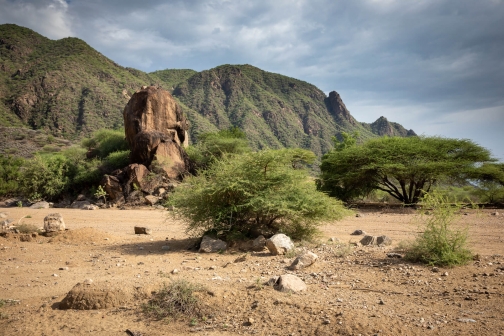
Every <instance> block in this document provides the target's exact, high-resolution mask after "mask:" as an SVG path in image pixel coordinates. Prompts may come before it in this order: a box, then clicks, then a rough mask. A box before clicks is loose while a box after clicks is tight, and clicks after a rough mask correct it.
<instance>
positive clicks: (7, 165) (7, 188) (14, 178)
mask: <svg viewBox="0 0 504 336" xmlns="http://www.w3.org/2000/svg"><path fill="white" fill-rule="evenodd" d="M23 163H24V160H23V159H21V158H13V157H9V156H3V155H0V195H1V196H8V195H15V194H16V193H18V191H19V182H20V180H21V177H22V174H21V167H22V165H23Z"/></svg>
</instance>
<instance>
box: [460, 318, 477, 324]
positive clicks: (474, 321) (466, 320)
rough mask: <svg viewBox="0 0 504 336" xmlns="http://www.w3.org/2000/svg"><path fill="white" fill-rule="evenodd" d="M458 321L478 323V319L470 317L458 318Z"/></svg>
mask: <svg viewBox="0 0 504 336" xmlns="http://www.w3.org/2000/svg"><path fill="white" fill-rule="evenodd" d="M457 321H459V322H463V323H476V320H473V319H470V318H459V319H457Z"/></svg>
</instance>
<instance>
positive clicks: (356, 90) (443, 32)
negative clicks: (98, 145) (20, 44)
mask: <svg viewBox="0 0 504 336" xmlns="http://www.w3.org/2000/svg"><path fill="white" fill-rule="evenodd" d="M60 1H62V0H40V1H38V0H37V1H35V0H17V1H7V0H0V5H1V6H2V8H5V9H6V10H5V11H2V13H0V22H12V20H14V21H16V22H13V23H19V24H21V25H25V26H28V27H30V28H33V29H35V30H37V31H38V32H40V33H42V34H45V33H46V34H49V33H51V34H52V36H50V37H52V38H59V37H62V36H64V35H65V34H73V35H74V36H77V37H80V38H82V39H84V40H85V41H86V42H88V43H89V44H90V45H91V46H92V47H94V48H96V49H98V50H99V51H100V52H102V53H103V54H105V55H106V56H108V57H109V58H111V59H113V60H114V61H116V62H118V63H119V64H122V65H124V66H130V67H135V68H140V69H142V70H144V71H153V70H158V69H164V68H191V69H195V70H204V69H209V68H211V67H214V66H217V65H220V64H225V63H231V64H237V63H238V64H244V63H248V64H252V65H255V66H258V67H260V68H262V69H265V70H268V71H272V72H277V73H281V74H284V75H288V76H291V77H296V78H300V79H303V80H306V81H308V82H310V83H313V84H315V85H317V86H318V87H319V88H321V89H322V90H323V91H325V92H329V91H331V90H337V91H338V92H340V93H341V94H342V96H343V99H344V100H345V102H346V104H347V106H348V107H349V108H350V110H351V111H352V112H355V113H356V114H357V115H358V117H359V116H362V119H359V118H358V119H359V120H363V121H372V119H375V118H377V117H378V116H379V115H376V114H377V113H382V112H383V113H384V114H385V115H386V113H385V112H386V110H387V108H388V109H390V111H393V116H398V117H400V119H401V120H399V121H401V122H404V123H405V126H406V127H408V128H415V129H420V130H419V131H420V133H422V130H426V131H427V132H429V131H430V130H432V131H434V130H436V132H437V130H438V128H436V126H434V124H432V123H431V121H436V120H443V121H445V122H452V126H451V129H454V130H455V131H454V132H455V133H453V132H451V129H450V132H448V131H447V132H446V134H448V133H449V134H451V135H452V136H453V134H459V133H460V134H461V135H460V136H457V137H464V136H463V134H462V131H460V132H459V133H457V131H456V129H457V128H459V129H460V130H462V129H466V128H464V127H465V126H463V125H462V124H457V120H456V119H457V118H454V119H455V120H453V121H451V120H450V119H446V120H445V119H443V116H445V115H448V114H449V113H451V114H450V115H451V116H454V115H456V114H454V113H456V112H459V113H462V112H461V111H463V113H466V112H465V111H468V110H484V109H486V108H491V107H499V106H504V85H503V83H502V82H503V81H502V78H504V61H503V60H502V55H504V20H502V18H503V17H504V2H503V1H502V0H480V1H473V0H411V1H399V0H395V1H394V0H339V1H333V0H311V1H309V0H275V1H268V0H255V1H244V0H232V1H231V0H209V1H199V0H170V1H162V0H152V1H137V0H136V1H132V0H108V1H104V0H85V1H84V0H72V1H67V3H68V6H67V7H65V6H63V5H62V4H61V2H60ZM23 6H25V7H27V6H28V7H29V8H31V13H36V12H37V11H38V13H39V14H40V15H39V16H38V17H37V16H35V15H27V18H23V17H22V16H20V15H17V16H11V17H9V15H10V14H8V13H16V11H15V9H16V8H18V9H19V8H22V7H23ZM51 6H52V7H51ZM49 7H51V8H49ZM11 9H13V10H14V11H10V10H11ZM31 21H33V22H31ZM54 22H57V24H54ZM47 27H52V28H51V29H48V28H47ZM58 29H60V33H59V34H58V33H57V31H58ZM352 106H355V107H354V108H352ZM366 106H367V107H368V109H366ZM373 106H374V107H373ZM415 106H417V108H416V109H415V108H414V107H415ZM396 107H404V112H402V113H401V112H399V110H398V109H397V108H396ZM412 110H415V111H416V112H415V113H414V115H411V116H410V115H409V112H408V111H412ZM420 111H421V113H420ZM499 111H504V110H502V109H501V110H499ZM420 114H421V115H422V116H423V119H422V117H418V115H420ZM496 118H499V116H498V115H497V117H496ZM500 118H501V119H499V120H500V121H502V120H504V117H500ZM389 119H391V120H393V118H392V117H389ZM426 120H429V122H427V121H426ZM408 122H410V123H411V124H409V125H408ZM501 124H502V123H500V122H494V123H493V124H492V125H501ZM457 125H459V126H457ZM479 125H480V126H479V127H481V128H489V129H490V130H491V131H492V132H497V130H496V128H495V127H489V125H488V124H484V123H482V124H479ZM447 127H448V126H447ZM464 132H465V131H464ZM480 133H481V132H480ZM471 134H478V133H474V132H472V133H471ZM492 134H497V133H492ZM475 136H477V135H475ZM487 138H488V137H487ZM487 138H486V139H487ZM496 140H499V141H501V142H503V140H504V139H503V136H500V138H499V135H496Z"/></svg>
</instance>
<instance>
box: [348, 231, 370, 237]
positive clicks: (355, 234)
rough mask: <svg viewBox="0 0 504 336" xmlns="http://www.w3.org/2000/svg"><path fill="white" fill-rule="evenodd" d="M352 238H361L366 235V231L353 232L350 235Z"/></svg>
mask: <svg viewBox="0 0 504 336" xmlns="http://www.w3.org/2000/svg"><path fill="white" fill-rule="evenodd" d="M350 235H352V236H362V235H366V231H364V230H355V231H354V232H352V233H350Z"/></svg>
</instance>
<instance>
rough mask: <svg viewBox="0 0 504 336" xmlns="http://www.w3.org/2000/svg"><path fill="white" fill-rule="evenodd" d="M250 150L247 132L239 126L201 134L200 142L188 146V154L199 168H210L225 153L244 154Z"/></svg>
mask: <svg viewBox="0 0 504 336" xmlns="http://www.w3.org/2000/svg"><path fill="white" fill-rule="evenodd" d="M249 151H250V147H249V145H248V142H247V137H246V134H245V133H244V132H243V131H241V130H240V129H239V128H237V127H230V128H229V129H225V130H221V131H218V132H209V133H203V134H200V135H199V136H198V143H197V144H196V145H195V146H190V147H189V148H187V154H188V155H189V158H190V159H191V160H192V161H193V162H194V163H195V165H196V168H197V169H206V168H208V165H209V164H210V163H211V162H213V161H214V160H219V159H221V158H222V157H223V156H224V155H225V154H228V155H230V154H243V153H246V152H249Z"/></svg>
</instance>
